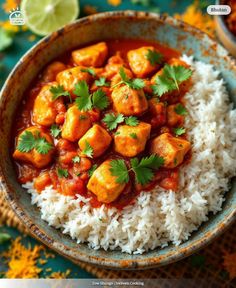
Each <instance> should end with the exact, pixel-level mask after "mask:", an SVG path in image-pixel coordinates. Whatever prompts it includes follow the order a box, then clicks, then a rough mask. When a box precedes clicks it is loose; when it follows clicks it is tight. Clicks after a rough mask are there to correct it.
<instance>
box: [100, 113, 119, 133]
mask: <svg viewBox="0 0 236 288" xmlns="http://www.w3.org/2000/svg"><path fill="white" fill-rule="evenodd" d="M102 121H103V122H104V123H105V124H106V126H107V128H108V129H109V130H113V129H116V127H117V125H118V124H120V123H122V122H123V121H124V116H123V115H122V114H117V115H115V114H114V113H109V114H106V115H105V117H104V118H103V119H102Z"/></svg>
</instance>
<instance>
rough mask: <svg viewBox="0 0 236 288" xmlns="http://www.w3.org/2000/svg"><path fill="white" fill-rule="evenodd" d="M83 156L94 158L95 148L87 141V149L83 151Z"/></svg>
mask: <svg viewBox="0 0 236 288" xmlns="http://www.w3.org/2000/svg"><path fill="white" fill-rule="evenodd" d="M83 154H84V155H86V156H88V157H90V158H93V147H92V146H91V145H90V144H89V142H88V141H85V148H84V150H83Z"/></svg>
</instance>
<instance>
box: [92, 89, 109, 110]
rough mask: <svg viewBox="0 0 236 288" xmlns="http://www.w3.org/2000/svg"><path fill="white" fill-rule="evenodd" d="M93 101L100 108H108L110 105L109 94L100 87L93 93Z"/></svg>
mask: <svg viewBox="0 0 236 288" xmlns="http://www.w3.org/2000/svg"><path fill="white" fill-rule="evenodd" d="M92 103H93V106H94V107H95V108H98V109H100V110H103V109H106V108H107V107H108V106H109V101H108V98H107V95H106V93H105V92H104V91H102V90H101V89H98V90H97V91H96V92H94V93H93V95H92Z"/></svg>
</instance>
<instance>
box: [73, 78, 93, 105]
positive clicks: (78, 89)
mask: <svg viewBox="0 0 236 288" xmlns="http://www.w3.org/2000/svg"><path fill="white" fill-rule="evenodd" d="M73 92H74V94H75V95H76V96H77V97H76V99H75V103H76V105H77V107H78V109H79V110H80V111H88V110H91V109H92V101H91V97H90V95H89V87H88V84H87V83H86V81H84V80H82V81H79V82H78V83H77V84H75V90H74V91H73Z"/></svg>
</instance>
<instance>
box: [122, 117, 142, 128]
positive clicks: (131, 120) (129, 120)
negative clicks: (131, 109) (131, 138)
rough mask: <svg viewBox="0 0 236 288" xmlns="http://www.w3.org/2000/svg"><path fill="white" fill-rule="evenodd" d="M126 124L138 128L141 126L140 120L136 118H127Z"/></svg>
mask: <svg viewBox="0 0 236 288" xmlns="http://www.w3.org/2000/svg"><path fill="white" fill-rule="evenodd" d="M125 124H126V125H129V126H137V125H138V124H139V120H138V118H137V117H135V116H129V117H125Z"/></svg>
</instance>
